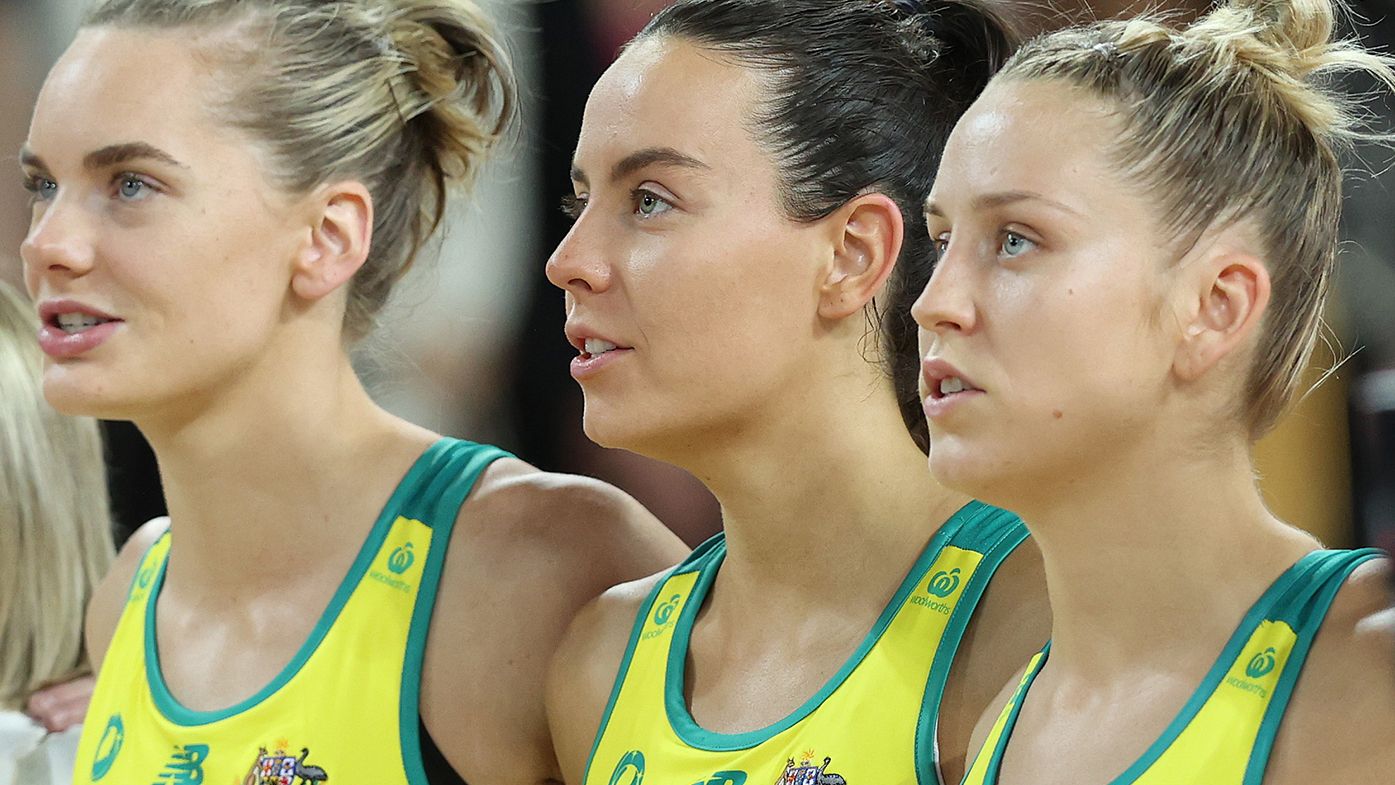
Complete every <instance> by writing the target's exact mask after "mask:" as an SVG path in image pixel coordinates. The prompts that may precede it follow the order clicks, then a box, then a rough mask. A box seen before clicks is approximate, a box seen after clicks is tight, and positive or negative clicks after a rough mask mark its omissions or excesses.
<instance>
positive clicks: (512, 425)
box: [0, 0, 1395, 550]
mask: <svg viewBox="0 0 1395 785" xmlns="http://www.w3.org/2000/svg"><path fill="white" fill-rule="evenodd" d="M483 4H484V5H485V6H487V7H488V8H489V9H490V10H491V11H492V12H493V13H494V14H495V17H496V18H497V19H498V20H499V23H500V25H501V27H502V28H503V29H504V31H505V32H506V35H507V38H508V39H509V41H510V44H511V47H512V50H513V52H514V56H515V59H516V65H517V66H518V69H519V71H520V75H521V80H522V84H523V85H524V103H523V113H522V120H523V122H522V123H521V126H520V127H521V131H520V132H519V133H517V134H516V135H515V136H514V138H512V139H511V140H510V143H509V144H508V145H506V146H505V148H504V149H503V150H501V151H500V153H499V154H498V155H496V157H495V159H494V161H493V163H492V165H491V166H490V168H489V169H488V171H487V173H486V176H485V177H484V178H483V179H482V181H481V182H480V183H479V184H478V185H477V187H476V188H475V190H474V191H473V192H472V193H471V194H470V195H469V196H468V198H464V199H457V200H456V203H455V205H454V207H453V209H452V211H451V217H450V219H449V222H448V225H447V226H448V228H447V231H446V233H445V238H444V240H443V241H442V242H441V243H440V244H439V248H438V249H436V252H435V253H434V254H431V255H428V256H427V257H426V258H424V259H423V260H422V262H420V263H418V265H417V266H416V268H415V270H414V272H413V273H412V276H411V277H410V278H409V281H410V283H409V285H406V286H404V287H401V288H400V290H399V293H398V294H397V295H396V299H395V300H394V302H393V304H392V305H391V306H390V307H389V309H388V310H387V311H386V313H385V315H384V316H383V317H382V319H381V322H382V324H381V327H380V329H379V330H378V331H377V332H376V333H375V334H374V335H373V336H371V337H370V338H369V339H368V340H367V341H366V342H365V343H364V344H363V345H362V346H361V347H360V348H359V350H358V353H357V362H358V365H359V368H360V370H361V372H362V374H363V376H364V378H365V380H366V381H367V383H368V385H369V388H370V390H371V391H372V392H373V393H374V395H375V396H376V397H378V399H379V400H380V401H381V402H383V403H384V405H385V406H386V407H387V408H389V409H391V410H393V411H394V412H396V413H397V414H400V415H402V416H404V417H406V418H408V419H411V420H413V421H415V422H417V423H420V424H422V425H424V426H427V427H429V428H432V429H435V430H437V431H439V432H441V433H443V434H448V435H453V436H459V437H463V438H467V439H474V440H479V441H485V442H491V443H495V444H498V445H500V446H502V447H505V448H507V449H509V450H512V451H514V452H515V453H516V454H518V455H519V456H520V457H522V458H524V459H525V460H528V461H530V462H532V463H534V464H535V465H537V466H539V467H542V468H544V469H548V470H554V471H568V472H577V473H582V474H588V475H592V476H596V477H600V478H602V479H604V480H607V481H609V482H611V483H614V484H616V485H618V486H620V487H621V488H623V489H625V490H627V491H629V492H630V493H631V494H633V495H634V496H635V497H636V498H638V499H639V500H640V501H641V502H643V503H644V504H645V505H646V506H648V507H649V508H650V509H651V510H652V511H653V512H654V513H655V514H656V515H657V516H658V517H659V518H660V519H661V520H663V521H665V522H666V523H667V524H668V525H669V526H671V527H672V528H673V529H674V530H675V531H676V532H677V533H678V534H679V535H680V536H682V537H683V538H684V539H685V540H687V541H688V542H689V543H690V544H695V543H697V542H700V541H701V540H702V539H704V538H706V537H707V536H708V535H710V534H711V533H713V532H715V531H716V529H717V528H718V526H719V525H720V519H719V513H718V508H717V505H716V502H715V501H714V500H713V499H712V498H711V496H710V495H709V494H708V493H707V491H706V490H704V489H703V488H702V486H701V485H700V484H698V483H697V482H696V480H694V479H693V478H691V477H689V476H687V475H686V474H684V473H683V472H681V471H679V470H677V469H674V468H672V467H668V466H665V465H662V464H658V463H655V462H653V461H649V460H648V459H644V458H640V457H638V456H635V455H632V454H629V453H625V452H622V451H616V450H607V449H602V448H600V447H597V446H595V445H594V444H592V443H591V442H589V441H588V440H587V439H586V437H585V435H584V434H583V433H582V430H581V412H582V399H581V394H580V390H579V388H578V387H577V386H576V384H575V383H574V382H573V381H572V380H571V378H570V376H569V374H568V362H569V360H570V358H571V356H572V355H573V354H574V350H573V349H572V348H571V347H570V346H569V345H568V344H567V342H566V340H565V339H564V337H563V334H562V324H563V316H564V314H563V310H562V295H561V293H560V292H559V291H558V290H556V289H555V288H553V287H552V286H551V285H549V284H548V283H547V281H546V280H545V279H544V277H543V265H544V263H545V262H546V260H547V257H548V254H549V253H550V251H551V249H552V248H553V247H554V246H555V245H556V244H557V242H558V241H559V240H560V239H561V237H562V236H563V235H564V234H565V233H566V231H567V225H568V224H567V219H565V218H564V217H563V215H562V213H561V212H560V210H558V209H557V205H558V203H559V200H560V198H561V197H562V196H563V195H564V194H570V193H571V184H570V181H569V179H568V171H569V164H570V159H571V152H572V148H573V146H574V144H575V141H576V136H577V131H578V128H579V126H580V120H581V113H582V110H583V107H584V105H585V100H586V95H587V92H588V90H589V89H590V86H591V84H592V82H593V81H594V80H595V78H596V77H597V76H598V75H599V74H600V73H601V71H602V70H603V69H604V68H605V66H606V65H608V64H609V62H610V61H611V59H612V58H613V57H614V55H615V53H616V51H617V49H618V48H619V47H620V46H622V45H623V43H624V42H625V41H626V40H627V39H628V38H629V37H630V36H631V35H633V34H634V33H635V32H636V31H637V30H638V29H639V28H640V27H642V26H643V24H644V23H645V21H647V20H648V18H649V16H650V15H651V14H652V13H653V12H654V11H655V10H657V9H658V8H660V7H662V6H663V5H664V2H663V0H485V2H483ZM999 4H1000V5H1001V6H1002V7H1003V8H1004V9H1005V10H1006V14H1007V15H1008V16H1009V17H1010V18H1013V19H1015V20H1017V21H1018V22H1019V24H1020V25H1021V26H1022V27H1024V28H1025V29H1026V30H1028V31H1030V30H1041V29H1045V28H1047V27H1050V26H1056V25H1061V24H1063V23H1066V22H1068V21H1069V20H1071V19H1084V18H1088V17H1090V16H1100V17H1106V16H1113V15H1116V14H1121V13H1130V12H1133V11H1137V10H1142V8H1143V7H1144V6H1145V5H1159V4H1160V5H1161V6H1162V7H1164V8H1165V9H1167V10H1169V11H1172V12H1175V13H1179V14H1183V15H1195V14H1197V13H1199V12H1200V11H1203V10H1204V9H1205V8H1206V7H1207V5H1208V4H1207V3H1206V2H1205V0H1170V1H1169V0H1158V2H1154V3H1141V2H1140V3H1132V4H1131V3H1129V2H1127V0H1109V1H1107V2H1086V0H1056V2H1055V3H1054V4H1053V5H1052V6H1051V7H1047V6H1046V5H1045V4H1043V3H1040V2H1031V1H1030V0H999ZM1352 4H1353V7H1354V9H1355V11H1356V13H1357V15H1358V18H1357V19H1356V20H1355V22H1354V25H1353V27H1352V32H1353V33H1354V34H1356V35H1360V36H1361V37H1363V38H1365V39H1366V40H1367V42H1368V44H1369V45H1375V46H1381V47H1384V48H1385V50H1386V51H1392V49H1395V0H1354V1H1353V3H1352ZM85 6H86V2H85V0H0V53H3V54H0V56H3V57H4V58H5V62H4V72H3V73H4V77H5V78H4V79H0V150H8V151H10V153H11V154H12V155H13V154H16V153H17V151H18V150H19V147H20V145H21V144H22V143H23V141H24V138H25V134H26V128H27V125H28V121H29V112H30V108H31V106H32V105H33V101H34V97H35V95H36V94H37V92H38V89H39V87H40V85H41V83H42V81H43V77H44V74H45V73H46V71H47V70H48V67H49V66H50V65H51V64H52V62H53V61H54V59H56V58H57V56H58V55H59V54H60V53H61V52H62V50H63V47H64V46H65V45H66V43H67V41H68V40H69V39H70V38H71V37H72V34H73V31H74V30H75V29H76V26H77V23H78V20H79V18H80V17H81V14H82V11H83V9H84V7H85ZM1369 88H1370V86H1369V85H1362V84H1352V85H1350V89H1352V90H1366V89H1369ZM1378 111H1379V112H1381V113H1382V117H1381V118H1380V121H1379V122H1381V123H1383V124H1385V126H1386V127H1389V124H1390V123H1395V106H1391V105H1389V104H1388V103H1387V104H1385V105H1381V106H1379V107H1378ZM1350 164H1351V169H1352V172H1353V176H1352V177H1351V179H1350V180H1349V181H1348V185H1347V189H1348V191H1347V192H1348V199H1347V206H1346V213H1345V231H1346V239H1347V242H1346V243H1345V244H1344V247H1343V251H1342V257H1341V260H1340V263H1339V266H1338V277H1337V281H1336V294H1335V297H1334V300H1333V303H1332V307H1331V308H1330V309H1329V313H1328V314H1327V319H1328V321H1329V323H1330V325H1331V327H1332V333H1333V341H1332V343H1331V349H1332V350H1331V351H1326V352H1324V351H1320V352H1319V353H1318V356H1316V357H1315V358H1314V367H1313V369H1312V379H1313V380H1314V381H1317V380H1318V379H1319V378H1321V377H1322V376H1323V371H1324V370H1326V369H1328V368H1330V367H1331V366H1332V365H1334V364H1335V363H1337V362H1338V361H1343V360H1344V361H1345V362H1343V363H1342V365H1341V367H1340V369H1339V370H1338V371H1337V372H1336V373H1335V374H1332V375H1331V376H1329V377H1328V378H1327V379H1326V380H1325V381H1324V382H1323V383H1322V385H1321V386H1319V387H1318V388H1317V389H1316V390H1315V391H1314V392H1313V393H1312V394H1311V395H1309V396H1308V397H1307V399H1306V400H1305V401H1304V402H1303V403H1302V404H1301V405H1300V406H1299V407H1297V408H1296V409H1295V411H1294V412H1293V413H1292V414H1290V415H1289V416H1288V417H1287V418H1286V420H1285V421H1284V423H1283V424H1282V425H1281V426H1280V428H1279V429H1278V430H1277V431H1276V432H1275V433H1273V434H1272V435H1270V436H1269V437H1267V438H1266V439H1265V440H1264V441H1263V442H1261V444H1260V446H1259V448H1258V450H1259V462H1260V466H1261V474H1262V476H1261V478H1260V482H1261V486H1262V487H1263V489H1264V491H1265V493H1266V496H1267V497H1268V499H1269V501H1270V503H1271V505H1272V506H1273V507H1274V508H1275V511H1276V513H1278V514H1279V515H1280V516H1281V517H1283V518H1286V519H1287V520H1289V521H1291V522H1293V523H1295V524H1297V525H1300V526H1303V527H1305V528H1308V529H1310V530H1311V531H1313V532H1314V533H1316V534H1318V535H1319V536H1320V537H1322V538H1323V539H1324V540H1325V541H1327V542H1328V543H1329V544H1330V545H1331V546H1333V547H1344V546H1353V545H1357V544H1375V545H1380V546H1382V547H1385V548H1387V549H1390V550H1395V170H1392V167H1395V160H1393V159H1392V155H1391V154H1390V152H1389V151H1386V150H1382V149H1378V148H1375V147H1370V148H1367V149H1362V150H1359V151H1357V155H1356V156H1355V157H1354V158H1353V160H1352V161H1351V162H1350ZM27 196H28V195H27V194H26V193H25V192H24V191H23V190H22V189H21V187H20V178H19V175H18V169H17V168H16V169H15V172H14V175H13V182H12V185H11V187H8V188H0V280H5V281H9V282H11V283H15V284H18V283H19V282H20V279H21V272H20V264H19V259H18V248H19V245H20V242H21V240H22V239H23V237H24V234H25V230H26V227H27V223H28V209H29V208H28V204H27ZM433 256H434V257H435V258H431V257H433ZM1100 329H1108V325H1101V326H1100ZM692 338H693V340H694V341H699V340H702V336H692ZM758 350H759V347H753V351H758ZM103 433H104V436H105V439H106V444H107V459H108V476H109V480H110V485H111V495H112V506H113V514H114V517H115V519H116V521H115V523H116V527H117V540H118V542H120V540H121V539H122V538H123V537H124V535H125V534H126V533H127V532H129V531H130V530H132V529H133V528H134V527H136V526H138V525H139V524H140V523H142V522H144V521H145V520H147V519H149V518H152V517H155V516H157V515H160V514H162V512H163V502H162V499H161V493H160V487H159V478H158V473H157V470H156V467H155V465H154V458H153V455H152V454H151V453H150V452H149V449H148V448H147V447H146V446H145V444H144V442H143V440H142V439H141V438H140V435H139V433H138V432H136V430H135V429H134V428H133V427H132V426H130V425H129V424H125V423H104V424H103Z"/></svg>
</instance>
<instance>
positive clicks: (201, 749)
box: [153, 744, 208, 785]
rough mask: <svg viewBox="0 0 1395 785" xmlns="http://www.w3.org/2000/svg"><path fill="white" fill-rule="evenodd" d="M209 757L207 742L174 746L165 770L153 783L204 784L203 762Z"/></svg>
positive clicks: (165, 784)
mask: <svg viewBox="0 0 1395 785" xmlns="http://www.w3.org/2000/svg"><path fill="white" fill-rule="evenodd" d="M207 759H208V745H207V744H183V745H180V746H178V747H175V748H174V754H173V755H172V756H170V762H169V763H166V764H165V770H164V771H162V772H160V774H159V776H157V777H156V778H155V782H154V783H153V785H202V784H203V762H204V761H205V760H207Z"/></svg>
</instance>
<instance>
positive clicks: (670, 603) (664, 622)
mask: <svg viewBox="0 0 1395 785" xmlns="http://www.w3.org/2000/svg"><path fill="white" fill-rule="evenodd" d="M682 599H683V595H681V594H675V595H673V596H671V597H669V598H668V599H667V600H665V601H663V602H660V603H658V604H656V605H655V606H654V613H653V615H651V616H650V617H649V618H650V620H651V621H653V622H654V625H655V627H654V629H652V630H646V631H645V633H644V635H643V636H642V637H643V638H644V639H645V640H650V639H651V638H657V637H659V636H660V635H663V634H664V633H665V632H667V631H668V629H669V626H670V624H671V623H672V622H673V614H674V613H676V612H677V611H678V605H679V603H680V601H681V600H682Z"/></svg>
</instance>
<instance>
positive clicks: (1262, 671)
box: [1245, 646, 1274, 679]
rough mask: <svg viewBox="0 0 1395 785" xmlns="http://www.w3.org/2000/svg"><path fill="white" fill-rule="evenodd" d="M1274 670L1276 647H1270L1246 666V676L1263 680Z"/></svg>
mask: <svg viewBox="0 0 1395 785" xmlns="http://www.w3.org/2000/svg"><path fill="white" fill-rule="evenodd" d="M1272 670H1274V647H1273V646H1270V647H1269V648H1267V649H1265V650H1264V651H1262V652H1260V653H1259V654H1256V655H1255V656H1254V657H1252V658H1251V659H1250V664H1249V665H1246V666H1245V675H1246V676H1249V677H1250V678H1251V679H1262V678H1264V677H1265V676H1268V675H1269V672H1270V671H1272Z"/></svg>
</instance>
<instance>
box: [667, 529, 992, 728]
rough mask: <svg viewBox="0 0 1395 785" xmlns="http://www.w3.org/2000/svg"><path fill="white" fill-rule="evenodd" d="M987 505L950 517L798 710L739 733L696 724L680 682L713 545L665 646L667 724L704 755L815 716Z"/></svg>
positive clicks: (713, 559)
mask: <svg viewBox="0 0 1395 785" xmlns="http://www.w3.org/2000/svg"><path fill="white" fill-rule="evenodd" d="M984 506H987V505H984V504H982V502H976V501H971V502H969V503H968V504H966V505H964V507H962V508H960V510H959V511H957V512H956V513H955V514H954V515H952V516H950V517H949V519H948V520H946V521H945V522H944V523H943V524H942V525H941V526H940V528H939V530H938V531H936V532H935V535H934V536H933V537H931V538H930V541H929V542H928V543H926V545H925V547H924V548H923V549H922V550H921V552H920V556H919V557H917V559H916V561H915V564H914V565H912V567H911V569H910V570H909V571H908V572H907V573H906V577H905V578H903V579H902V580H901V585H900V587H899V588H898V589H897V590H896V594H895V595H894V596H892V598H891V601H890V602H888V603H887V605H886V607H885V608H883V610H882V612H881V615H880V616H878V618H877V621H876V623H875V624H873V625H872V629H871V630H869V631H868V633H867V635H866V636H865V637H864V638H863V640H862V643H861V644H860V645H859V646H858V648H857V650H856V651H854V652H853V653H852V656H850V657H849V658H848V659H847V661H846V662H844V663H843V666H842V667H841V668H839V669H838V672H837V673H835V674H833V676H832V677H831V678H830V679H829V680H828V681H827V682H826V683H825V684H824V685H823V687H821V688H820V689H819V691H818V692H816V693H814V694H813V695H812V696H811V697H810V698H809V699H808V700H807V701H805V702H804V703H803V704H802V705H801V706H799V707H798V708H796V709H795V710H794V711H793V712H791V713H790V714H789V715H788V716H786V717H785V718H784V719H782V720H780V721H778V722H776V723H774V724H772V725H769V726H766V727H764V728H757V729H755V730H751V731H743V732H741V733H719V732H717V731H710V730H707V729H705V728H703V727H702V726H700V725H698V724H697V721H696V720H694V719H693V715H692V714H691V713H690V712H689V711H688V703H687V700H686V698H685V696H684V694H683V685H684V683H685V677H686V671H687V662H688V646H689V644H690V642H691V638H692V630H693V624H694V622H695V621H696V619H697V614H698V611H699V610H700V609H701V608H702V604H703V602H704V600H706V598H707V593H708V591H709V590H710V589H711V588H712V582H713V581H714V580H716V577H717V571H718V569H719V568H720V567H721V563H722V560H723V558H724V557H725V555H726V544H725V542H722V543H720V544H719V545H718V546H717V547H714V548H713V549H712V551H711V554H710V555H709V558H708V559H707V560H706V563H705V564H703V565H702V567H701V571H700V573H699V575H698V579H697V582H696V583H695V584H694V585H693V589H692V591H691V592H690V593H689V595H688V600H687V602H685V603H684V606H683V611H682V612H681V613H680V614H679V618H678V623H677V625H676V626H675V627H674V630H673V640H672V642H671V643H670V644H669V652H668V663H667V667H666V668H665V676H664V682H665V683H664V707H665V710H666V712H667V714H668V721H669V726H670V727H671V728H673V731H674V733H675V734H676V735H677V736H678V738H679V739H681V740H682V741H683V743H685V744H687V745H688V746H690V747H694V748H696V749H700V750H705V751H708V752H733V751H736V750H745V749H750V748H751V747H755V746H757V745H759V744H762V743H764V742H766V741H768V740H769V739H771V738H773V737H774V736H776V735H778V734H780V733H782V732H784V731H786V730H788V729H790V728H791V727H793V726H795V725H796V724H798V723H799V722H801V721H802V720H804V719H805V718H806V717H808V716H809V715H810V714H812V713H813V712H814V710H815V709H817V708H818V707H819V706H820V705H822V704H823V702H824V701H825V700H827V699H828V697H829V696H830V695H832V694H833V693H834V692H835V691H836V690H837V689H838V687H840V686H841V685H842V684H843V682H844V681H846V680H847V678H848V676H849V675H851V674H852V672H853V671H854V670H856V668H857V666H858V665H859V664H861V662H862V660H863V659H864V658H865V657H866V656H867V653H868V652H870V651H871V650H872V647H873V646H875V645H876V643H877V641H878V640H880V639H881V636H882V634H883V633H884V632H885V631H886V628H887V627H889V626H890V625H891V621H892V619H894V618H895V617H896V614H897V612H898V611H900V609H901V607H902V606H903V605H905V603H906V598H907V597H909V596H910V594H911V593H912V592H913V591H915V588H916V586H917V585H918V584H919V583H920V579H921V577H922V576H923V574H924V573H925V572H926V571H927V570H929V569H930V567H931V566H932V565H933V564H934V562H935V559H936V558H938V557H939V554H940V552H941V551H942V550H943V549H944V546H945V545H947V544H948V543H949V541H950V540H951V539H952V538H953V536H954V534H955V532H957V531H958V530H959V529H960V528H961V526H962V524H963V521H964V519H965V518H967V517H968V516H969V515H970V514H972V513H973V512H976V511H977V510H978V509H979V508H980V507H984Z"/></svg>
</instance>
